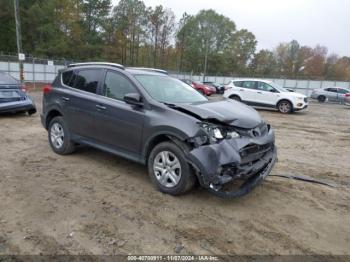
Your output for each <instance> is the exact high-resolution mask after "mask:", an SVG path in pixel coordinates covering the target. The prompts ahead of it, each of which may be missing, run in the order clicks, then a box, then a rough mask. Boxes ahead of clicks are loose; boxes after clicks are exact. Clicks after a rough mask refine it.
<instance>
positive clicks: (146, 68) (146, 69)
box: [127, 67, 169, 75]
mask: <svg viewBox="0 0 350 262" xmlns="http://www.w3.org/2000/svg"><path fill="white" fill-rule="evenodd" d="M127 68H128V69H135V70H143V71H149V72H156V73H160V74H165V75H168V74H169V73H168V72H167V71H165V70H163V69H157V68H149V67H127Z"/></svg>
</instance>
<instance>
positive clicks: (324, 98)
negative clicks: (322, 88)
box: [317, 96, 326, 103]
mask: <svg viewBox="0 0 350 262" xmlns="http://www.w3.org/2000/svg"><path fill="white" fill-rule="evenodd" d="M317 100H318V102H320V103H324V102H326V97H325V96H319V97H317Z"/></svg>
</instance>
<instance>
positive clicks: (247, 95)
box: [224, 79, 308, 114]
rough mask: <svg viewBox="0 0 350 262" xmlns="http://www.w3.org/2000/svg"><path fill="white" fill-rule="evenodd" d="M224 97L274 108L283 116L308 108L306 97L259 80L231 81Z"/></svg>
mask: <svg viewBox="0 0 350 262" xmlns="http://www.w3.org/2000/svg"><path fill="white" fill-rule="evenodd" d="M227 86H228V88H229V89H227V90H226V91H225V93H224V97H226V98H231V99H234V100H238V101H242V102H244V103H246V104H248V105H251V106H259V107H268V108H276V109H278V110H279V111H280V112H281V113H283V114H288V113H292V112H294V111H298V110H302V109H305V108H307V107H308V98H307V96H305V95H303V94H300V93H296V92H290V91H288V90H287V89H285V88H283V87H281V86H279V85H277V84H276V83H274V82H272V81H267V80H259V79H240V80H231V81H230V82H229V83H228V84H227Z"/></svg>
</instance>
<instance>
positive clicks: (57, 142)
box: [50, 123, 64, 149]
mask: <svg viewBox="0 0 350 262" xmlns="http://www.w3.org/2000/svg"><path fill="white" fill-rule="evenodd" d="M50 139H51V143H52V145H53V146H54V147H55V148H57V149H60V148H61V147H62V146H63V143H64V131H63V127H62V125H61V124H60V123H54V124H53V125H52V126H51V130H50Z"/></svg>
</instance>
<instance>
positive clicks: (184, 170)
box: [148, 142, 195, 195]
mask: <svg viewBox="0 0 350 262" xmlns="http://www.w3.org/2000/svg"><path fill="white" fill-rule="evenodd" d="M148 173H149V175H150V177H151V180H152V182H153V184H154V185H155V186H156V188H157V189H158V190H159V191H161V192H163V193H166V194H170V195H181V194H184V193H186V192H188V191H189V190H190V189H191V188H192V187H193V185H194V183H195V176H194V174H193V173H192V169H191V167H190V165H189V164H188V163H187V161H186V159H185V157H184V152H183V151H182V150H181V149H180V148H179V147H178V146H177V145H175V144H174V143H172V142H163V143H160V144H158V145H157V146H155V147H154V148H153V150H152V152H151V153H150V156H149V158H148Z"/></svg>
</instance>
